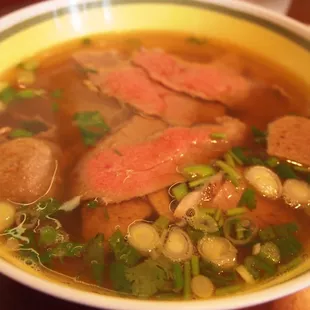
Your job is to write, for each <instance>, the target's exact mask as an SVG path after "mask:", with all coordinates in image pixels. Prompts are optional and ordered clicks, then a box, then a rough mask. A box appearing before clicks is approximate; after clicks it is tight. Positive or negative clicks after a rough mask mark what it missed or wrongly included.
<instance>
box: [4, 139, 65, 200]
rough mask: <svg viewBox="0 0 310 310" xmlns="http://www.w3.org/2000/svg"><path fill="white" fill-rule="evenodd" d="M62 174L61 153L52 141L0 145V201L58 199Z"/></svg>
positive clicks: (31, 140)
mask: <svg viewBox="0 0 310 310" xmlns="http://www.w3.org/2000/svg"><path fill="white" fill-rule="evenodd" d="M56 168H57V169H56ZM62 172H63V164H62V152H61V150H60V149H59V147H58V146H57V145H56V144H54V143H52V142H48V141H46V140H40V139H36V138H21V139H15V140H11V141H8V142H5V143H2V144H0V175H1V178H0V200H7V199H8V200H12V201H14V202H18V203H31V202H33V201H35V200H37V199H39V198H40V197H42V196H43V195H44V198H48V197H54V198H55V197H56V198H60V196H61V192H62V184H63V175H62ZM54 174H55V176H54V179H53V175H54ZM52 180H53V182H52Z"/></svg>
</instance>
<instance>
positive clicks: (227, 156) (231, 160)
mask: <svg viewBox="0 0 310 310" xmlns="http://www.w3.org/2000/svg"><path fill="white" fill-rule="evenodd" d="M224 159H225V162H226V164H227V165H229V166H230V167H232V168H235V167H236V165H235V161H234V158H233V157H232V155H231V154H229V153H226V154H225V155H224Z"/></svg>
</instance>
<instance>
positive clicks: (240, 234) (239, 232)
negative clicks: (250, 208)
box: [235, 222, 246, 240]
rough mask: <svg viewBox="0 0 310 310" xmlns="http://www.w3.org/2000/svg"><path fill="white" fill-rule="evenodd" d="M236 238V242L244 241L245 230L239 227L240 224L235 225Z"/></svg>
mask: <svg viewBox="0 0 310 310" xmlns="http://www.w3.org/2000/svg"><path fill="white" fill-rule="evenodd" d="M235 228H236V237H237V239H238V240H243V239H244V232H245V230H246V229H245V228H244V227H243V226H242V225H241V222H237V223H236V227H235Z"/></svg>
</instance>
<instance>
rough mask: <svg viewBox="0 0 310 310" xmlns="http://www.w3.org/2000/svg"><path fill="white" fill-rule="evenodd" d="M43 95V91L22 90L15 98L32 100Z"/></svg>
mask: <svg viewBox="0 0 310 310" xmlns="http://www.w3.org/2000/svg"><path fill="white" fill-rule="evenodd" d="M44 94H45V90H44V89H30V88H27V89H22V90H19V91H17V93H16V96H17V97H18V98H20V99H32V98H36V97H40V96H42V95H44Z"/></svg>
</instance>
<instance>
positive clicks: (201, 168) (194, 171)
mask: <svg viewBox="0 0 310 310" xmlns="http://www.w3.org/2000/svg"><path fill="white" fill-rule="evenodd" d="M183 174H184V176H185V177H186V178H188V179H197V178H204V177H209V176H212V175H214V174H215V170H214V168H213V167H212V166H210V165H193V166H188V167H185V168H183Z"/></svg>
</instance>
